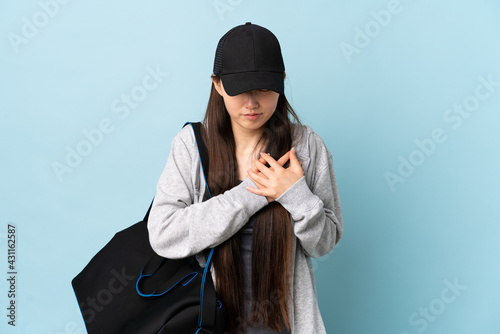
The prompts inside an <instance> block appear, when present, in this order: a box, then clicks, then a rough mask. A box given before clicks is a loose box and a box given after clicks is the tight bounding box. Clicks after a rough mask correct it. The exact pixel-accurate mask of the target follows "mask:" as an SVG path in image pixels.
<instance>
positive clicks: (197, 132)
mask: <svg viewBox="0 0 500 334" xmlns="http://www.w3.org/2000/svg"><path fill="white" fill-rule="evenodd" d="M188 124H191V126H192V127H193V131H194V136H195V138H196V144H197V146H198V153H199V155H200V162H201V169H202V171H203V177H204V178H205V184H206V188H207V191H208V194H209V196H210V197H212V195H211V194H210V189H209V188H208V182H207V177H208V168H209V163H208V149H207V146H206V145H205V142H204V140H203V136H202V134H201V131H202V129H201V128H202V123H201V122H186V123H184V125H183V126H182V127H183V128H184V127H185V126H186V125H188ZM153 201H154V197H153V199H152V200H151V204H150V205H149V209H148V211H147V212H146V215H145V216H144V219H143V220H142V221H147V220H148V218H149V213H150V212H151V208H152V207H153Z"/></svg>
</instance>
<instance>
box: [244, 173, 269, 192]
mask: <svg viewBox="0 0 500 334" xmlns="http://www.w3.org/2000/svg"><path fill="white" fill-rule="evenodd" d="M257 175H259V176H261V175H262V173H260V172H259V173H258V174H257ZM247 176H248V177H249V178H250V180H252V181H253V183H255V185H256V186H257V187H258V188H259V189H262V188H265V186H264V185H263V184H261V183H259V182H257V181H256V180H254V179H252V177H251V176H250V173H249V172H248V171H247Z"/></svg>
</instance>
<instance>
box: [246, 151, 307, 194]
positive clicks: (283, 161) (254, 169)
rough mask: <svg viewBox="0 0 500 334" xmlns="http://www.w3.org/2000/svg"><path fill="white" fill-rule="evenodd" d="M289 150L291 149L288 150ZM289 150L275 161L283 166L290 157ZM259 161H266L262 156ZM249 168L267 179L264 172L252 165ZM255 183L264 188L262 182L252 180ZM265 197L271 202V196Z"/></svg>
mask: <svg viewBox="0 0 500 334" xmlns="http://www.w3.org/2000/svg"><path fill="white" fill-rule="evenodd" d="M290 151H291V150H290ZM290 151H288V152H286V153H285V154H283V155H282V156H281V158H279V159H278V160H277V161H276V162H277V163H278V164H279V165H280V166H282V167H283V166H284V165H285V164H286V162H287V161H288V160H289V159H290ZM259 161H260V162H261V163H262V164H264V165H265V164H266V163H267V161H266V160H265V159H264V158H262V157H261V158H260V159H259ZM299 163H300V165H302V161H299ZM270 169H271V170H273V168H272V167H270ZM250 170H251V171H252V172H254V173H256V174H257V175H259V176H261V177H264V178H266V179H267V177H266V176H265V175H264V173H262V172H261V171H259V169H258V168H257V167H256V166H255V165H254V166H252V167H251V168H250ZM247 176H248V173H247ZM253 182H254V183H255V185H256V186H257V187H258V188H259V189H262V188H265V187H264V186H263V185H262V184H260V183H258V182H256V181H253ZM266 199H267V202H268V203H271V202H272V201H274V199H273V198H271V197H268V196H266Z"/></svg>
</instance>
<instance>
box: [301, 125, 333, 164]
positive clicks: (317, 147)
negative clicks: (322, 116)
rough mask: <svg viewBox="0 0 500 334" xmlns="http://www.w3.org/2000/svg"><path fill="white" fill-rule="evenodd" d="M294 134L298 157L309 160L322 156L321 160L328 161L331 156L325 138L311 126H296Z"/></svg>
mask: <svg viewBox="0 0 500 334" xmlns="http://www.w3.org/2000/svg"><path fill="white" fill-rule="evenodd" d="M293 134H294V135H293V137H294V141H293V142H294V143H293V146H294V147H295V150H296V154H297V156H298V157H299V156H300V157H302V158H305V159H308V158H318V157H320V156H322V157H323V158H322V159H321V160H326V159H327V158H328V157H329V156H330V155H331V153H330V151H329V150H328V148H327V146H326V143H325V142H324V140H323V138H322V137H321V136H320V135H319V134H318V133H316V132H314V130H313V128H312V127H311V126H309V125H306V124H300V125H299V124H294V129H293Z"/></svg>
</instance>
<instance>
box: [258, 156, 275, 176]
mask: <svg viewBox="0 0 500 334" xmlns="http://www.w3.org/2000/svg"><path fill="white" fill-rule="evenodd" d="M254 166H255V167H257V169H258V170H259V171H260V172H261V173H262V174H264V175H265V176H266V177H269V173H272V171H270V170H269V168H267V167H266V166H265V165H264V164H263V163H262V162H260V161H259V160H257V159H255V163H254ZM254 174H259V173H254Z"/></svg>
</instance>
